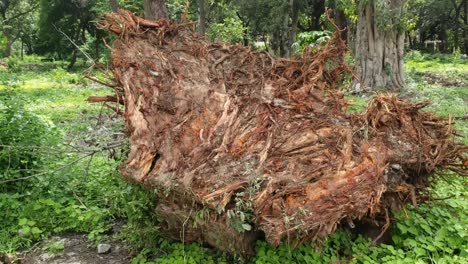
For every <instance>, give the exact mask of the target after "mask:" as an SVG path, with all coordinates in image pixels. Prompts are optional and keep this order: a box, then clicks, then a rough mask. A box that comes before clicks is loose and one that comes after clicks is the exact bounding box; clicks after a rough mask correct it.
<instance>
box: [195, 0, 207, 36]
mask: <svg viewBox="0 0 468 264" xmlns="http://www.w3.org/2000/svg"><path fill="white" fill-rule="evenodd" d="M197 4H198V32H199V33H200V35H202V36H204V35H205V34H206V12H205V0H197Z"/></svg>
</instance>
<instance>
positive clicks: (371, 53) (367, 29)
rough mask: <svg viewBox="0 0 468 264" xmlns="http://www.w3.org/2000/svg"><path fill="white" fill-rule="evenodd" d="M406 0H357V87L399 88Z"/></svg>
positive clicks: (400, 86) (401, 81)
mask: <svg viewBox="0 0 468 264" xmlns="http://www.w3.org/2000/svg"><path fill="white" fill-rule="evenodd" d="M405 1H406V0H360V1H359V2H358V20H357V28H356V66H357V72H356V73H357V76H358V78H359V79H360V83H357V84H356V85H355V87H356V89H357V90H358V91H359V90H374V89H377V88H386V89H390V90H397V89H401V88H403V86H404V79H403V51H404V44H405V31H404V30H405V26H404V22H403V21H402V18H403V15H404V13H405Z"/></svg>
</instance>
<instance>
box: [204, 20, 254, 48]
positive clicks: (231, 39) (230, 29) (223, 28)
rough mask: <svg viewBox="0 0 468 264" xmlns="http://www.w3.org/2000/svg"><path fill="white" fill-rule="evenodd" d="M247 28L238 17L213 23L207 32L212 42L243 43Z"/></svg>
mask: <svg viewBox="0 0 468 264" xmlns="http://www.w3.org/2000/svg"><path fill="white" fill-rule="evenodd" d="M245 31H246V28H245V27H244V26H243V25H242V21H241V20H240V19H239V18H237V17H227V18H225V19H224V21H223V22H219V23H212V24H210V25H209V27H208V30H207V32H206V34H207V36H208V38H209V39H210V40H211V41H223V42H227V43H241V42H242V41H243V39H244V37H245Z"/></svg>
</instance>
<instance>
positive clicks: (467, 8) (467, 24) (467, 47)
mask: <svg viewBox="0 0 468 264" xmlns="http://www.w3.org/2000/svg"><path fill="white" fill-rule="evenodd" d="M463 13H464V14H465V16H464V17H463V47H464V53H465V54H468V39H467V38H468V34H467V33H468V32H467V31H468V1H467V0H464V1H463Z"/></svg>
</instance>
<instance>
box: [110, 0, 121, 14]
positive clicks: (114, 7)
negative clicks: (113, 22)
mask: <svg viewBox="0 0 468 264" xmlns="http://www.w3.org/2000/svg"><path fill="white" fill-rule="evenodd" d="M109 3H110V6H111V9H112V12H117V10H119V3H117V0H109Z"/></svg>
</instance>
